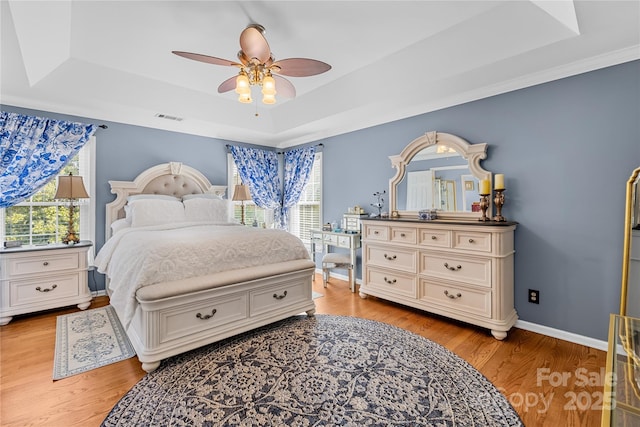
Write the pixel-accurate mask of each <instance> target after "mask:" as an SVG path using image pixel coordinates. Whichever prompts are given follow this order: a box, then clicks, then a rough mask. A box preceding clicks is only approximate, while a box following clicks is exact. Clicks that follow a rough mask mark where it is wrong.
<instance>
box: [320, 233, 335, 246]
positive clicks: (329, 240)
mask: <svg viewBox="0 0 640 427" xmlns="http://www.w3.org/2000/svg"><path fill="white" fill-rule="evenodd" d="M322 241H323V242H324V243H326V244H327V245H334V246H335V245H337V244H338V236H337V235H336V234H325V235H324V236H322Z"/></svg>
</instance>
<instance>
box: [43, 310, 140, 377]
mask: <svg viewBox="0 0 640 427" xmlns="http://www.w3.org/2000/svg"><path fill="white" fill-rule="evenodd" d="M135 354H136V352H135V350H134V349H133V346H132V345H131V343H130V342H129V338H127V335H126V333H125V332H124V330H123V328H122V325H121V324H120V321H119V320H118V316H117V315H116V313H115V311H114V310H113V307H111V306H110V305H108V306H106V307H100V308H94V309H92V310H85V311H79V312H77V313H71V314H65V315H62V316H58V317H57V318H56V349H55V353H54V358H53V379H54V380H59V379H62V378H66V377H69V376H71V375H75V374H79V373H82V372H86V371H89V370H91V369H95V368H99V367H101V366H105V365H109V364H111V363H115V362H118V361H120V360H125V359H128V358H130V357H132V356H134V355H135Z"/></svg>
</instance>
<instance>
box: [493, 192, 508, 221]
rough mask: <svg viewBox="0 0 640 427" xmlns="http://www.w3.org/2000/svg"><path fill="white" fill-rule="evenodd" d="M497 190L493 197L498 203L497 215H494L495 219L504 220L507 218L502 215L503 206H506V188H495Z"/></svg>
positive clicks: (494, 201)
mask: <svg viewBox="0 0 640 427" xmlns="http://www.w3.org/2000/svg"><path fill="white" fill-rule="evenodd" d="M493 191H495V192H496V195H495V197H494V198H493V203H494V204H495V205H496V215H495V216H494V217H493V220H494V221H498V222H503V221H506V220H507V219H506V218H505V217H503V216H502V206H504V188H503V189H501V190H495V189H494V190H493Z"/></svg>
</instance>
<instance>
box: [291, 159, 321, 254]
mask: <svg viewBox="0 0 640 427" xmlns="http://www.w3.org/2000/svg"><path fill="white" fill-rule="evenodd" d="M321 216H322V153H316V155H315V159H314V161H313V168H312V169H311V175H310V176H309V182H308V183H307V186H306V187H305V189H304V192H303V193H302V196H301V197H300V201H299V202H298V204H297V205H295V206H294V207H292V208H291V209H290V213H289V231H290V232H291V233H292V234H294V235H296V236H298V237H299V238H300V240H302V241H303V242H304V244H305V246H307V248H309V250H311V239H310V236H309V230H311V229H312V228H320V224H321V223H322V221H321V220H322V218H321Z"/></svg>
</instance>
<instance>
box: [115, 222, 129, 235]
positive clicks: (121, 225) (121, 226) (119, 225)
mask: <svg viewBox="0 0 640 427" xmlns="http://www.w3.org/2000/svg"><path fill="white" fill-rule="evenodd" d="M129 227H131V220H129V219H126V218H121V219H118V220H115V221H113V223H112V224H111V235H114V234H116V233H117V232H118V231H121V230H124V229H125V228H129Z"/></svg>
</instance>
